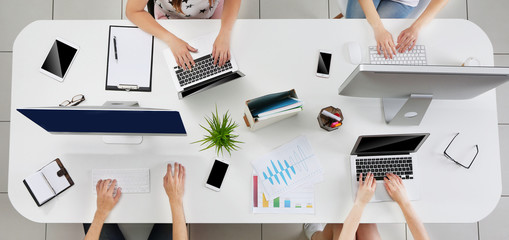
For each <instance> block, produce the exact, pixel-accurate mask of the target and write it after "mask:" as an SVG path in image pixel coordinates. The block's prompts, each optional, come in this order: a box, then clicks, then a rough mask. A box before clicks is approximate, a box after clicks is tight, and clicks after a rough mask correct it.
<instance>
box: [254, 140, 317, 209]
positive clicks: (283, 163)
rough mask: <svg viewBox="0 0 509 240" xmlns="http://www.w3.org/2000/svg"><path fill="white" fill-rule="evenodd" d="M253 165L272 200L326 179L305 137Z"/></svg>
mask: <svg viewBox="0 0 509 240" xmlns="http://www.w3.org/2000/svg"><path fill="white" fill-rule="evenodd" d="M251 164H252V165H253V168H254V171H255V173H256V174H257V176H258V177H259V179H258V180H259V181H261V183H262V185H263V187H264V189H265V192H264V193H265V196H266V197H268V199H269V200H273V199H274V198H276V197H277V196H281V195H283V194H284V193H286V192H287V191H291V190H294V189H296V188H298V187H300V186H302V185H304V184H314V183H318V182H321V181H322V180H323V170H322V167H321V165H320V162H319V161H318V159H317V158H316V156H315V154H314V153H313V149H311V145H310V144H309V141H308V140H307V138H306V137H304V136H300V137H298V138H296V139H294V140H292V141H291V142H289V143H287V144H284V145H282V146H281V147H279V148H277V149H275V150H274V151H272V152H270V153H268V154H266V155H264V156H263V157H261V158H259V159H257V160H255V161H253V162H251ZM280 204H285V202H282V203H281V202H280Z"/></svg>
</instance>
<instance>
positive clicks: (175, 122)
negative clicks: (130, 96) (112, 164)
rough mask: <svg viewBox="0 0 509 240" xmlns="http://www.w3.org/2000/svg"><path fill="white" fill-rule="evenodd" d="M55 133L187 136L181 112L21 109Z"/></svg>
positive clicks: (24, 113)
mask: <svg viewBox="0 0 509 240" xmlns="http://www.w3.org/2000/svg"><path fill="white" fill-rule="evenodd" d="M18 111H19V112H20V113H21V114H23V115H25V116H26V117H27V118H29V119H30V120H32V121H33V122H35V123H36V124H37V125H39V126H41V127H42V128H44V129H45V130H46V131H48V132H51V133H99V134H100V133H112V134H115V133H134V134H137V133H139V134H186V129H185V128H184V123H183V122H182V119H181V117H180V114H179V112H177V111H150V110H142V109H140V110H108V109H104V110H99V109H97V110H92V109H68V108H61V109H43V108H40V109H18Z"/></svg>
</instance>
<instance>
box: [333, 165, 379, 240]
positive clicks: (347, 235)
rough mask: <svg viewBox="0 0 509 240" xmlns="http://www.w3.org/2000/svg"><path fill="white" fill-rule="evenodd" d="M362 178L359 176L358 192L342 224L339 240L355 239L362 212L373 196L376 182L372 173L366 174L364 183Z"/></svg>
mask: <svg viewBox="0 0 509 240" xmlns="http://www.w3.org/2000/svg"><path fill="white" fill-rule="evenodd" d="M362 177H363V176H362V174H361V176H360V179H359V190H358V191H357V196H356V197H355V202H354V205H353V208H352V210H350V213H349V214H348V216H347V217H346V220H345V223H344V224H343V229H342V230H341V234H340V235H339V240H343V239H355V235H356V233H357V228H359V223H360V221H361V217H362V212H363V211H364V208H365V207H366V204H368V203H369V201H370V200H371V198H373V195H374V194H375V189H376V180H375V177H374V175H373V174H372V173H368V175H367V176H366V178H365V179H364V181H362Z"/></svg>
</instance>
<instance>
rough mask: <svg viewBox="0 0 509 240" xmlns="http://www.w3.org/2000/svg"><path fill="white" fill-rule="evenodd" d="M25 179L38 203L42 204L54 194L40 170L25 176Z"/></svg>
mask: <svg viewBox="0 0 509 240" xmlns="http://www.w3.org/2000/svg"><path fill="white" fill-rule="evenodd" d="M25 181H26V183H27V184H28V186H29V187H30V190H32V193H33V194H34V196H35V198H36V199H37V201H39V203H41V204H42V203H44V202H46V201H47V200H48V199H50V198H52V197H53V196H55V192H53V190H52V189H51V187H50V186H49V184H48V182H47V181H46V179H45V178H44V176H43V175H42V172H36V173H35V174H33V175H31V176H29V177H27V178H26V179H25Z"/></svg>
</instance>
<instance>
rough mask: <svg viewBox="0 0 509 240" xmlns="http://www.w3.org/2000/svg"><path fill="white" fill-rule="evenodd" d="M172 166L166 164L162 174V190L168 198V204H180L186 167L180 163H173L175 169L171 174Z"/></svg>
mask: <svg viewBox="0 0 509 240" xmlns="http://www.w3.org/2000/svg"><path fill="white" fill-rule="evenodd" d="M171 169H172V166H171V164H168V166H167V169H166V175H164V179H163V180H164V182H163V186H164V190H165V191H166V195H168V198H169V199H170V204H173V203H175V204H182V197H183V196H184V186H185V180H186V169H185V168H184V166H182V164H180V163H175V169H174V170H173V174H172V171H171Z"/></svg>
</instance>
